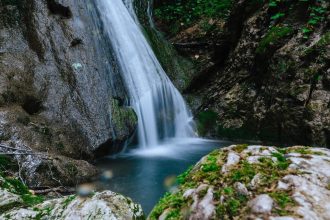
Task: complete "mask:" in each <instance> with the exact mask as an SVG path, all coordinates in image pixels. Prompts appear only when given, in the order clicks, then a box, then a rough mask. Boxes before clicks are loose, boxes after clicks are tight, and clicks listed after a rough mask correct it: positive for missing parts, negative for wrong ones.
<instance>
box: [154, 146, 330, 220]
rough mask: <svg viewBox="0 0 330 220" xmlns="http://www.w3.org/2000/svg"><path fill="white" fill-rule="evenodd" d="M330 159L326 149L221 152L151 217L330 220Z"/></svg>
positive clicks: (190, 173) (228, 149)
mask: <svg viewBox="0 0 330 220" xmlns="http://www.w3.org/2000/svg"><path fill="white" fill-rule="evenodd" d="M234 154H235V155H237V156H238V158H239V160H238V161H237V162H235V163H232V158H233V155H234ZM235 158H237V157H236V156H235ZM251 158H253V159H251ZM255 158H258V159H255ZM329 159H330V151H329V150H328V149H325V148H309V147H303V146H294V147H289V148H275V147H269V146H249V145H233V146H230V147H226V148H223V149H219V150H216V151H214V152H212V153H210V154H209V155H207V156H205V157H204V158H202V159H201V160H200V162H198V163H197V164H196V165H195V167H193V168H192V169H191V170H190V171H188V172H185V173H184V174H182V175H181V176H180V178H179V180H180V183H181V185H179V186H178V189H177V191H175V192H173V193H172V194H167V195H166V196H165V197H164V198H162V199H161V200H160V202H159V203H158V204H157V205H156V206H155V207H154V209H153V210H152V212H151V214H150V215H149V217H148V218H149V219H167V218H168V219H205V220H206V219H306V220H307V219H320V220H321V219H329V218H330V212H329V210H330V206H329V203H328V202H326V201H330V188H329V182H330V172H329V171H330V162H329V161H330V160H329ZM223 167H226V169H222V168H223ZM321 201H323V202H321ZM201 216H203V217H201Z"/></svg>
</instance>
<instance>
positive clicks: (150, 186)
mask: <svg viewBox="0 0 330 220" xmlns="http://www.w3.org/2000/svg"><path fill="white" fill-rule="evenodd" d="M229 144H230V143H229V142H223V141H211V140H203V139H196V138H194V139H181V140H178V139H176V140H171V141H168V142H166V143H163V144H162V145H159V146H155V147H153V148H150V149H132V150H129V151H128V153H124V154H122V155H119V156H117V157H106V158H103V159H100V160H99V161H97V164H96V165H97V166H98V167H99V168H101V169H102V170H105V171H106V170H111V171H112V173H113V177H112V178H111V179H110V180H108V181H106V182H103V187H104V188H105V189H109V190H111V191H114V192H118V193H121V194H123V195H126V196H129V197H131V198H132V199H133V200H134V201H135V202H137V203H140V204H141V205H142V207H143V210H144V212H145V213H146V214H148V213H149V212H150V211H151V209H152V208H153V206H154V205H155V204H156V203H157V201H158V200H159V199H160V198H161V197H162V196H163V195H164V193H165V192H166V191H167V190H168V189H167V187H165V185H164V180H165V179H166V178H169V177H173V176H177V175H178V174H181V173H183V172H184V171H185V170H186V169H188V167H189V166H191V165H194V164H195V163H196V162H197V161H198V160H200V159H201V158H202V157H203V156H205V155H206V154H208V153H209V152H211V151H212V150H214V149H216V148H220V147H222V146H227V145H229Z"/></svg>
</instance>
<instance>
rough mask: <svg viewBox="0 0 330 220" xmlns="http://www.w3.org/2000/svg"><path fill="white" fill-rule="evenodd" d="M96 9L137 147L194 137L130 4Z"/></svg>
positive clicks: (114, 0)
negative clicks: (130, 111)
mask: <svg viewBox="0 0 330 220" xmlns="http://www.w3.org/2000/svg"><path fill="white" fill-rule="evenodd" d="M123 1H124V2H123ZM96 5H97V8H98V10H99V13H100V15H101V22H102V23H103V29H104V32H105V34H106V35H107V36H108V38H109V40H110V42H111V46H112V50H113V53H114V56H115V59H116V62H117V64H118V67H119V70H120V73H121V77H122V79H123V81H124V84H125V87H126V90H127V91H128V96H129V104H130V105H131V106H132V107H133V108H134V110H135V112H136V114H137V117H138V130H137V132H138V141H139V146H140V147H141V148H147V147H148V148H150V147H154V146H157V145H159V144H161V142H162V141H163V140H166V139H169V138H187V137H193V136H195V127H194V123H193V119H192V115H191V113H190V110H189V109H188V107H187V106H186V104H185V101H184V99H183V97H182V96H181V94H180V92H179V91H178V90H177V89H176V88H175V86H174V85H173V84H172V82H171V80H170V79H169V78H168V76H167V75H166V73H165V71H164V70H163V68H162V67H161V65H160V63H159V62H158V60H157V58H156V56H155V54H154V53H153V51H152V49H151V47H150V45H149V44H148V42H147V40H146V38H145V37H144V35H143V32H142V30H141V28H140V24H139V23H138V20H137V16H136V15H135V12H134V8H133V0H97V1H96Z"/></svg>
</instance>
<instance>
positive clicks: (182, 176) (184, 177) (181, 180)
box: [177, 166, 193, 184]
mask: <svg viewBox="0 0 330 220" xmlns="http://www.w3.org/2000/svg"><path fill="white" fill-rule="evenodd" d="M192 169H193V166H190V167H189V168H188V169H187V170H186V171H185V172H184V173H182V174H180V175H179V176H178V177H177V182H178V183H179V184H184V183H185V182H186V180H187V176H188V175H189V173H190V171H191V170H192Z"/></svg>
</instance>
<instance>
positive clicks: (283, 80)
mask: <svg viewBox="0 0 330 220" xmlns="http://www.w3.org/2000/svg"><path fill="white" fill-rule="evenodd" d="M162 2H165V4H172V3H171V2H172V1H162ZM185 2H187V4H189V3H191V2H194V1H193V0H188V1H185ZM224 2H225V1H224ZM232 2H233V6H232V8H231V9H230V11H231V12H230V13H229V15H228V16H227V17H226V18H223V16H221V15H220V14H219V15H217V17H212V18H208V19H205V18H202V19H201V20H197V21H194V22H192V23H191V25H190V26H188V27H186V28H183V29H182V28H181V30H180V31H179V32H178V33H176V34H175V35H174V36H173V33H172V35H170V34H169V36H171V37H172V38H171V39H170V41H171V42H172V43H173V44H174V45H175V46H176V47H177V49H178V50H179V51H180V52H181V54H182V55H185V56H186V57H189V58H191V59H192V60H195V63H196V66H198V67H199V68H200V70H199V73H197V74H195V76H193V77H192V79H191V80H190V85H189V86H188V87H187V89H186V91H185V92H186V94H187V95H189V96H192V97H193V99H192V100H193V101H192V102H191V104H192V107H194V108H195V112H196V116H197V117H196V118H197V119H198V120H199V124H200V126H199V127H200V133H202V134H203V135H209V136H217V137H222V138H223V137H227V138H230V139H249V140H251V139H254V140H261V141H268V142H269V141H271V142H278V143H285V144H304V145H306V144H309V145H313V146H330V136H329V134H330V111H329V103H330V84H329V82H330V81H329V77H330V72H329V59H330V55H329V51H330V48H329V47H330V33H329V24H330V23H329V11H330V10H329V6H330V4H329V2H328V1H326V0H321V1H317V2H314V1H258V2H257V1H253V2H251V1H248V0H233V1H232ZM275 2H276V3H275ZM182 4H184V3H182ZM182 4H181V5H182ZM173 7H176V6H173ZM157 10H162V8H157ZM315 10H318V11H319V12H315ZM173 11H174V10H173ZM314 12H315V13H314ZM164 13H170V11H165V10H164ZM184 15H185V13H184V14H183V16H184ZM175 16H177V15H175ZM315 16H317V17H318V18H317V19H319V20H318V21H317V22H316V23H315V22H314V20H315ZM221 17H222V18H221ZM178 19H180V17H178V18H177V20H178ZM157 21H158V24H160V25H159V27H160V28H162V27H163V26H164V25H163V26H162V22H164V20H162V19H161V18H159V17H158V18H157ZM205 24H207V25H208V26H209V27H210V28H209V29H206V28H205V26H207V25H205ZM173 26H174V25H173ZM208 26H207V27H208ZM171 27H172V26H171V24H168V25H166V27H165V28H163V29H164V30H165V31H166V29H170V30H172V29H173V28H172V29H171ZM184 27H185V26H184ZM196 97H197V98H196ZM188 100H189V99H188Z"/></svg>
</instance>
